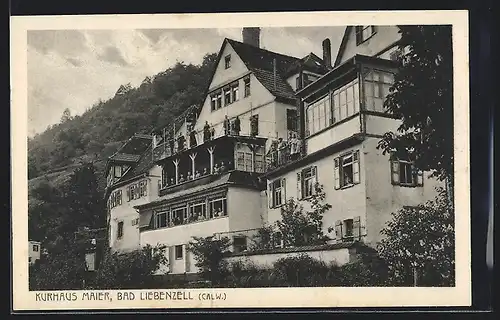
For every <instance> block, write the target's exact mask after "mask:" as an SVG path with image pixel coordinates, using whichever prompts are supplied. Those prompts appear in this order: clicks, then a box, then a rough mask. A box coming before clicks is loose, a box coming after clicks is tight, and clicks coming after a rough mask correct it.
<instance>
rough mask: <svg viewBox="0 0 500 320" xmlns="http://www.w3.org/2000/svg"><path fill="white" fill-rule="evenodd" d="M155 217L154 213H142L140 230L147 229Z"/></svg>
mask: <svg viewBox="0 0 500 320" xmlns="http://www.w3.org/2000/svg"><path fill="white" fill-rule="evenodd" d="M152 217H153V211H147V212H144V213H141V214H140V216H139V228H147V227H149V225H150V224H151V218H152Z"/></svg>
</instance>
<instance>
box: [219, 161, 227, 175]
mask: <svg viewBox="0 0 500 320" xmlns="http://www.w3.org/2000/svg"><path fill="white" fill-rule="evenodd" d="M226 169H227V168H226V166H225V165H224V161H221V163H220V168H219V172H220V173H222V172H225V171H226Z"/></svg>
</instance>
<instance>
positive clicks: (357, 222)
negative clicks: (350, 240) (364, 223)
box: [352, 216, 361, 241]
mask: <svg viewBox="0 0 500 320" xmlns="http://www.w3.org/2000/svg"><path fill="white" fill-rule="evenodd" d="M352 235H353V237H354V241H356V240H361V217H360V216H357V217H354V219H353V222H352Z"/></svg>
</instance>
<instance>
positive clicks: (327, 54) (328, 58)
mask: <svg viewBox="0 0 500 320" xmlns="http://www.w3.org/2000/svg"><path fill="white" fill-rule="evenodd" d="M323 62H324V63H325V65H326V67H327V68H328V69H330V68H331V67H332V45H331V43H330V39H328V38H326V39H325V40H323Z"/></svg>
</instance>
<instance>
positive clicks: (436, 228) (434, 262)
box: [378, 189, 455, 286]
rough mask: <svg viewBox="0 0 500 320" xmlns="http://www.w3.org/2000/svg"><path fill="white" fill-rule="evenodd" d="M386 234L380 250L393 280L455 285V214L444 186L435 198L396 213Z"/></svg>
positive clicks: (429, 284) (397, 281) (396, 282)
mask: <svg viewBox="0 0 500 320" xmlns="http://www.w3.org/2000/svg"><path fill="white" fill-rule="evenodd" d="M382 234H383V235H384V236H385V237H384V238H383V239H382V241H381V242H380V244H379V247H378V251H379V254H380V256H381V257H382V258H383V259H384V260H385V261H386V262H387V265H388V267H389V273H390V276H391V279H392V282H393V283H395V284H402V285H411V284H412V283H414V284H415V282H417V283H416V284H417V285H423V286H453V285H454V282H455V275H454V273H455V254H454V253H455V234H454V215H453V211H451V210H450V204H449V202H448V199H447V197H446V192H445V191H444V190H443V189H440V190H439V194H438V196H437V197H436V199H435V200H433V201H428V202H427V203H425V204H422V205H419V206H417V207H404V208H402V209H401V210H399V211H398V212H396V213H393V218H392V220H391V221H389V222H388V224H387V226H386V227H385V228H384V229H383V230H382Z"/></svg>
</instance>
